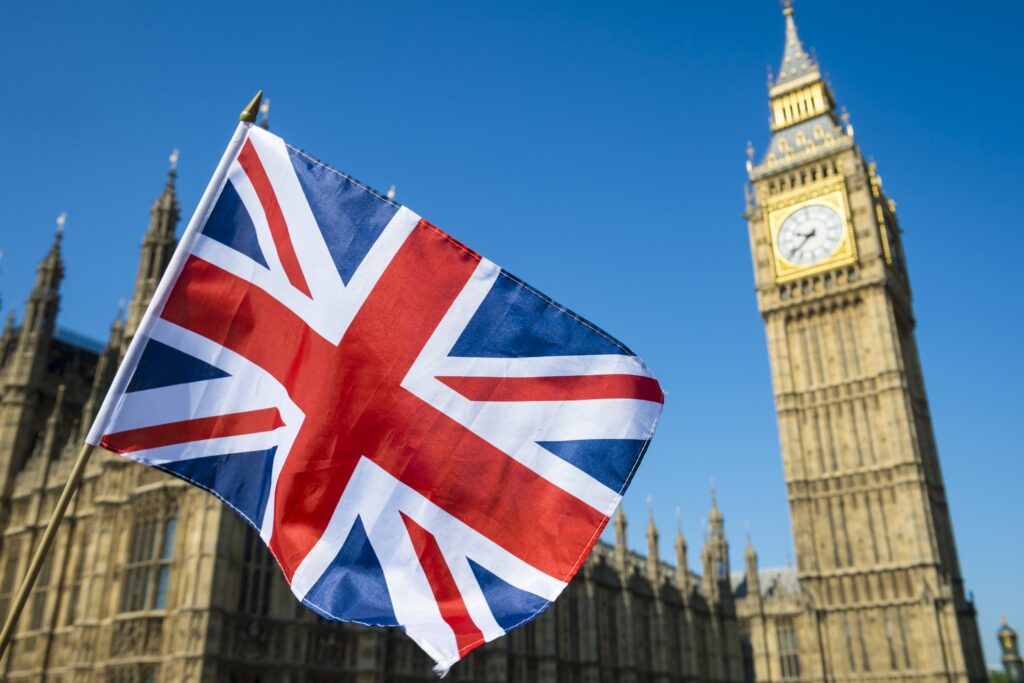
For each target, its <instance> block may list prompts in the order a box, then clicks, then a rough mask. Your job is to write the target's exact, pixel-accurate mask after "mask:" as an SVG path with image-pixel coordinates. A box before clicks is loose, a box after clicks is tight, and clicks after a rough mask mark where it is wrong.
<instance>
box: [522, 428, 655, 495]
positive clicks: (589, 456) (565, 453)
mask: <svg viewBox="0 0 1024 683" xmlns="http://www.w3.org/2000/svg"><path fill="white" fill-rule="evenodd" d="M537 444H538V445H539V446H541V447H542V448H544V449H545V450H548V451H551V452H552V453H554V454H555V455H557V456H558V457H559V458H561V459H562V460H565V461H566V462H568V463H570V464H571V465H575V466H576V467H578V468H579V469H581V470H583V471H584V472H586V473H587V474H589V475H590V476H592V477H593V478H594V479H597V480H598V481H599V482H601V483H602V484H604V485H605V486H607V487H608V488H610V489H611V490H612V491H620V490H621V489H622V485H623V484H625V483H626V479H627V478H628V477H629V474H630V472H632V471H633V466H634V465H635V464H636V460H637V458H638V457H640V454H641V453H642V452H643V450H644V446H645V445H646V444H647V442H646V441H644V440H641V439H582V440H579V441H538V442H537Z"/></svg>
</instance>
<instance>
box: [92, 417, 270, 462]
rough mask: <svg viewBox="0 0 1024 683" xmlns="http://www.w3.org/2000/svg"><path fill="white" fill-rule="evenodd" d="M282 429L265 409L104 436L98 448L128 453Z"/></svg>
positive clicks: (171, 423) (170, 423)
mask: <svg viewBox="0 0 1024 683" xmlns="http://www.w3.org/2000/svg"><path fill="white" fill-rule="evenodd" d="M283 426H284V421H283V420H282V419H281V413H279V412H278V410H277V408H264V409H262V410H250V411H247V412H244V413H231V414H229V415H215V416H213V417H199V418H196V419H194V420H182V421H180V422H168V423H166V424H161V425H155V426H153V427H140V428H139V429H128V430H125V431H123V432H114V433H113V434H106V435H104V437H103V439H102V440H101V441H100V445H102V446H103V447H104V448H106V449H109V450H111V451H114V452H116V453H131V452H133V451H145V450H149V449H150V448H159V447H160V446H171V445H174V444H179V443H188V442H190V441H202V440H205V439H217V438H220V437H224V436H239V435H242V434H258V433H260V432H269V431H271V430H274V429H277V428H278V427H283Z"/></svg>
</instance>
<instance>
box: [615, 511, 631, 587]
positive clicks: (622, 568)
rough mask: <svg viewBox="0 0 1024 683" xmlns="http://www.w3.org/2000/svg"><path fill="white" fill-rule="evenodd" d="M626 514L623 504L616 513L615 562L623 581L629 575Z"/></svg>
mask: <svg viewBox="0 0 1024 683" xmlns="http://www.w3.org/2000/svg"><path fill="white" fill-rule="evenodd" d="M626 527H627V522H626V512H625V511H624V510H623V509H622V504H621V503H620V504H619V509H618V510H616V511H615V562H616V564H618V565H619V567H618V569H619V572H620V573H621V575H622V577H623V580H625V579H626V577H627V575H628V569H629V568H628V566H627V564H628V558H629V548H628V546H627V539H626Z"/></svg>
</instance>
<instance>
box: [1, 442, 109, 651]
mask: <svg viewBox="0 0 1024 683" xmlns="http://www.w3.org/2000/svg"><path fill="white" fill-rule="evenodd" d="M95 449H96V447H95V446H93V445H91V444H82V450H80V451H79V452H78V460H76V461H75V466H74V468H73V469H72V470H71V475H70V476H68V481H67V483H66V484H64V490H63V491H62V492H61V494H60V499H59V500H58V501H57V507H56V508H54V510H53V514H52V515H50V522H49V523H48V524H47V525H46V531H44V532H43V537H42V538H41V539H40V540H39V546H38V547H36V553H35V555H33V556H32V561H31V562H30V563H29V565H28V571H27V572H25V580H24V581H22V582H21V588H19V589H18V594H17V595H16V596H15V598H14V602H13V603H12V604H11V611H10V612H9V613H8V614H7V621H6V622H5V623H4V630H3V631H2V632H0V657H3V656H4V652H6V651H7V646H8V645H10V643H11V637H12V636H13V635H14V626H15V624H17V623H18V617H20V616H21V611H22V610H23V609H25V603H26V602H28V596H29V593H31V592H32V586H33V585H35V582H36V578H37V577H38V576H39V570H40V569H42V568H43V562H44V561H45V560H46V554H47V553H48V552H49V551H50V546H51V545H53V539H54V537H55V536H56V535H57V528H58V527H59V526H60V523H61V520H63V519H64V513H65V512H66V511H67V509H68V504H69V503H70V502H71V498H72V497H73V496H74V495H75V491H77V490H78V485H79V484H80V483H81V481H82V475H83V474H84V473H85V466H86V465H88V464H89V457H90V456H91V455H92V452H93V451H94V450H95Z"/></svg>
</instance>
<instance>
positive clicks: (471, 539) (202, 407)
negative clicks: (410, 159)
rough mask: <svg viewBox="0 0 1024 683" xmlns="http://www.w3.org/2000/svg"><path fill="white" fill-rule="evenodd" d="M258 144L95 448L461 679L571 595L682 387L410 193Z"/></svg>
mask: <svg viewBox="0 0 1024 683" xmlns="http://www.w3.org/2000/svg"><path fill="white" fill-rule="evenodd" d="M238 135H241V136H243V137H242V138H240V143H239V144H237V145H236V148H237V150H238V151H237V153H236V154H235V155H234V156H233V158H231V157H230V156H226V157H225V159H226V161H225V162H222V164H223V163H229V166H225V167H224V168H225V169H226V172H225V173H223V174H222V176H223V177H222V179H221V180H219V181H217V180H216V176H215V181H213V182H212V183H211V189H210V190H208V192H209V193H212V194H210V197H211V201H210V202H208V208H205V209H204V207H202V206H201V207H200V210H199V211H197V215H196V217H195V218H193V220H192V222H191V223H190V225H189V227H188V229H187V230H186V232H185V235H184V236H183V237H182V241H181V243H180V244H179V246H178V252H177V253H176V255H175V258H174V260H173V261H172V264H171V267H170V268H169V269H168V272H167V273H166V275H165V276H164V281H163V282H162V283H161V287H160V289H159V290H158V296H157V297H156V298H154V301H153V303H152V304H151V307H150V310H149V311H148V312H147V314H146V316H145V318H144V321H143V323H142V326H141V327H140V329H139V332H138V333H137V335H136V337H135V338H134V340H133V341H132V348H131V349H130V350H129V352H128V354H127V356H126V360H125V363H124V364H123V366H122V367H121V369H120V370H119V373H118V377H117V379H115V382H114V385H113V387H112V389H111V392H110V394H109V395H108V396H107V399H106V401H105V403H104V406H103V408H102V409H101V411H100V414H99V417H98V418H97V421H96V423H95V424H94V425H93V427H92V430H91V431H90V434H89V437H88V441H89V443H93V444H99V445H102V446H103V447H104V448H107V449H109V450H112V451H114V452H117V453H121V454H124V455H125V456H127V457H129V458H131V459H133V460H137V461H139V462H142V463H145V464H147V465H150V466H153V467H156V468H159V469H161V470H164V471H166V472H168V473H170V474H173V475H175V476H177V477H180V478H182V479H184V480H186V481H188V482H191V483H192V484H195V485H196V486H199V487H201V488H203V489H205V490H207V491H209V492H210V493H212V494H214V495H215V496H217V497H218V498H220V499H221V500H223V501H224V502H225V503H226V504H228V505H229V506H231V508H232V509H234V510H235V512H237V513H238V514H239V515H241V516H242V517H243V518H244V519H245V520H246V521H247V522H248V523H249V524H251V525H252V526H253V527H254V528H255V529H256V530H257V531H258V532H259V534H260V536H261V537H262V539H263V540H264V541H265V542H266V543H267V545H268V546H269V547H270V550H271V552H272V553H273V555H274V557H275V558H276V560H277V562H278V563H279V564H280V566H281V569H282V571H283V572H284V576H285V578H286V579H287V581H288V583H289V584H290V586H291V590H292V591H293V592H294V594H295V596H296V598H298V599H299V600H300V601H301V602H302V603H303V604H305V605H306V606H307V607H309V608H310V609H312V610H313V611H315V612H316V613H318V614H320V615H321V616H323V617H326V618H329V619H335V620H341V621H349V622H358V623H361V624H367V625H374V626H399V627H401V628H403V629H404V630H405V632H406V633H407V634H408V635H409V636H410V637H411V638H412V639H413V640H415V641H416V643H418V644H419V645H420V646H421V647H422V648H423V650H425V651H426V652H427V653H428V654H429V655H430V656H431V657H432V658H433V659H434V660H435V661H436V662H437V665H438V670H439V671H444V670H447V668H448V667H450V666H451V665H452V664H453V663H454V662H456V661H457V660H458V659H460V658H461V657H463V656H464V655H465V654H466V653H467V652H469V651H470V650H472V649H473V648H475V647H477V646H479V645H481V644H482V643H484V642H486V641H490V640H493V639H494V638H497V637H499V636H501V635H503V634H504V633H506V632H507V631H509V630H511V629H513V628H515V627H517V626H519V625H522V624H524V623H526V622H528V621H530V620H531V619H533V618H534V617H536V616H537V615H538V614H540V613H541V612H542V611H544V609H545V608H546V607H547V606H548V605H550V604H551V602H552V601H553V600H555V598H556V597H557V596H558V594H559V593H560V592H561V591H562V590H563V589H564V588H565V586H566V584H567V582H568V581H569V580H570V579H571V578H572V577H573V575H574V574H575V573H576V571H577V570H578V569H579V567H580V565H581V564H582V563H583V560H584V559H585V558H586V556H587V554H588V553H589V551H590V550H591V548H592V547H593V545H594V543H595V542H596V541H597V539H598V537H599V535H600V533H601V531H602V530H603V528H604V526H605V525H606V524H607V522H608V518H609V516H610V515H611V514H612V512H613V511H614V509H615V507H616V506H617V505H618V503H619V501H620V499H621V496H622V494H623V492H624V491H625V489H626V486H627V485H628V483H629V481H630V479H631V477H632V476H633V473H634V472H635V470H636V468H637V466H638V465H639V463H640V460H641V458H642V456H643V453H644V451H645V450H646V447H647V444H648V443H649V441H650V438H651V436H652V434H653V432H654V428H655V424H656V422H657V419H658V416H659V414H660V412H661V408H662V402H663V395H662V391H661V389H660V387H659V385H658V382H657V381H656V380H655V379H654V378H653V376H652V375H651V373H650V372H649V371H648V369H647V367H646V366H645V365H644V364H643V362H641V361H640V360H639V359H638V358H637V357H636V356H635V355H634V354H633V353H632V352H631V351H630V350H629V349H627V348H626V347H625V346H624V345H622V344H620V343H619V342H618V341H616V340H615V339H613V338H612V337H610V336H609V335H607V334H605V333H604V332H603V331H601V330H600V329H598V328H597V327H595V326H594V325H592V324H590V323H589V322H587V321H586V320H584V319H582V318H581V317H579V316H577V315H575V314H574V313H572V312H571V311H569V310H567V309H565V308H563V307H562V306H560V305H558V304H556V303H555V302H553V301H552V300H551V299H549V298H547V297H545V296H544V295H542V294H540V293H539V292H538V291H536V290H535V289H533V288H531V287H530V286H528V285H527V284H525V283H524V282H522V281H521V280H519V279H517V278H515V277H514V276H512V275H510V274H509V273H508V272H506V271H504V270H502V269H501V268H499V267H498V266H496V265H495V264H494V263H492V262H490V261H488V260H487V259H485V258H482V257H481V256H480V255H479V254H477V253H476V252H474V251H472V250H471V249H469V248H468V247H466V246H465V245H463V244H461V243H460V242H458V241H456V240H455V239H453V238H452V237H450V236H449V235H448V234H446V233H444V232H442V231H441V230H439V229H438V228H436V227H434V226H433V225H432V224H430V223H429V222H427V221H426V220H424V219H422V218H420V217H419V216H418V215H416V214H415V213H413V212H412V211H410V210H409V209H407V208H406V207H403V206H400V205H399V204H397V203H395V202H394V201H392V200H390V199H388V198H387V197H385V196H383V195H382V194H379V193H377V192H375V191H373V190H372V189H370V188H368V187H366V186H365V185H362V184H361V183H359V182H358V181H357V180H355V179H353V178H352V177H350V176H348V175H345V174H344V173H341V172H339V171H336V170H335V169H333V168H331V167H329V166H326V165H325V164H323V163H321V162H320V161H318V160H316V159H314V158H313V157H311V156H309V155H308V154H306V153H305V152H302V151H300V150H299V149H297V148H295V147H292V146H290V145H288V144H287V143H285V142H284V141H283V140H282V139H281V138H279V137H277V136H275V135H272V134H271V133H269V132H267V131H265V130H263V129H260V128H258V127H253V126H243V127H242V129H240V133H239V134H238ZM226 154H230V152H229V153H226ZM218 182H219V186H216V185H217V183H218ZM510 238H511V236H510ZM567 256H571V255H567Z"/></svg>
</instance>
